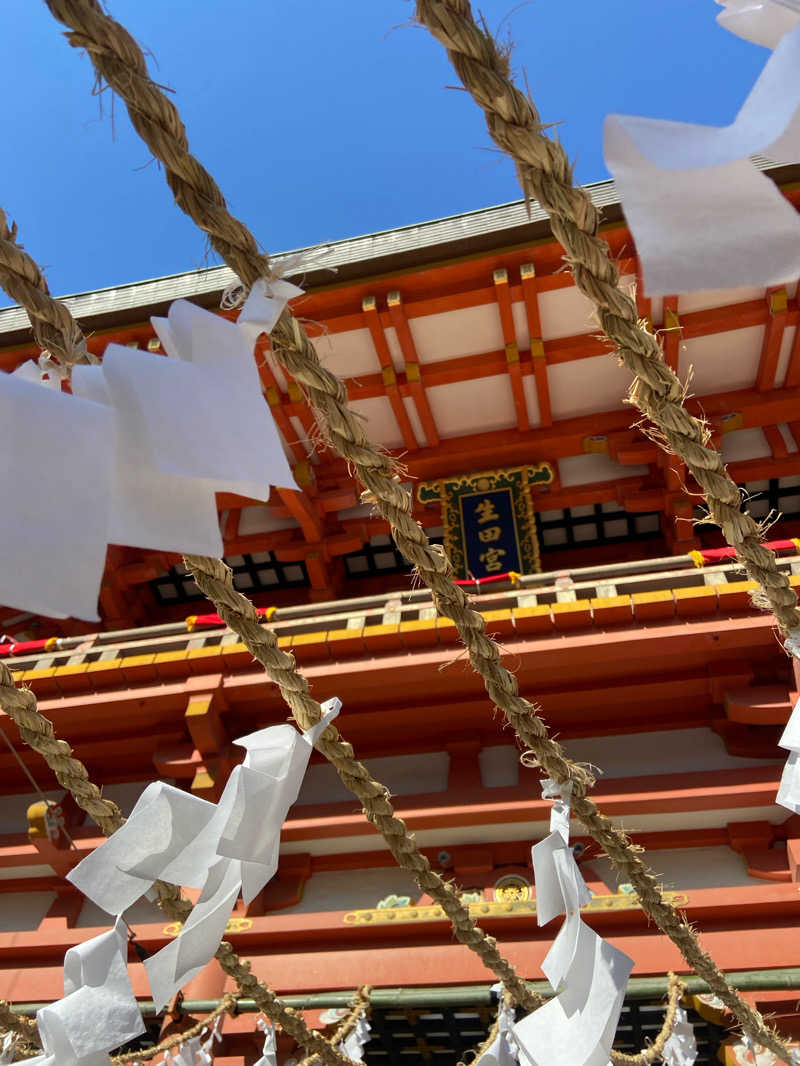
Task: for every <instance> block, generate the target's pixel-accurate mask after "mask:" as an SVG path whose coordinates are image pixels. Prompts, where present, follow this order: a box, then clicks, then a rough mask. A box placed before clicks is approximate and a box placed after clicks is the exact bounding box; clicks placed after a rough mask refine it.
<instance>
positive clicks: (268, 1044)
mask: <svg viewBox="0 0 800 1066" xmlns="http://www.w3.org/2000/svg"><path fill="white" fill-rule="evenodd" d="M256 1025H257V1026H258V1028H259V1029H261V1031H262V1032H263V1033H264V1047H263V1048H262V1049H261V1058H260V1059H259V1060H258V1061H257V1062H255V1063H254V1064H253V1066H278V1051H277V1044H276V1040H275V1027H274V1026H273V1025H271V1024H270V1023H269V1022H268V1021H266V1020H265V1019H264V1018H259V1019H258V1021H257V1022H256Z"/></svg>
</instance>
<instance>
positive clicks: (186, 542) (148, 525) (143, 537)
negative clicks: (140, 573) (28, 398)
mask: <svg viewBox="0 0 800 1066" xmlns="http://www.w3.org/2000/svg"><path fill="white" fill-rule="evenodd" d="M109 347H111V346H109ZM114 347H115V348H116V347H118V346H117V345H114ZM121 351H123V352H125V353H126V356H125V357H126V358H128V354H127V353H128V352H129V349H127V348H123V349H121ZM147 358H148V361H149V360H152V359H156V358H160V359H161V362H162V363H163V362H165V360H164V359H163V357H160V356H148V357H147ZM134 359H135V355H134ZM72 391H73V394H74V395H76V396H82V397H83V398H84V399H86V400H92V401H93V402H95V403H98V404H102V405H104V406H105V408H106V409H107V411H108V414H109V420H108V437H107V440H106V441H105V442H104V447H106V448H108V449H109V450H110V451H111V453H112V455H113V464H114V473H113V477H112V481H111V499H110V515H109V525H108V539H109V541H110V543H112V544H129V545H131V546H132V547H135V548H149V549H152V550H154V551H169V552H179V553H181V554H184V553H187V552H188V553H194V554H196V555H211V556H219V555H222V550H223V546H222V536H221V534H220V529H219V515H218V513H217V502H216V498H215V496H214V485H213V484H212V483H209V482H207V481H203V480H199V479H192V478H186V477H176V476H175V475H172V474H165V473H164V472H163V471H162V470H160V469H159V468H158V467H157V466H156V464H155V462H154V460H153V456H152V454H151V449H150V446H149V441H148V437H147V433H146V431H145V423H144V420H143V419H142V418H141V417H140V416H139V411H138V409H136V408H134V407H131V406H130V405H129V404H127V402H126V397H125V394H124V393H118V392H115V393H114V395H115V396H116V398H117V400H118V401H119V402H118V403H117V404H116V405H114V404H113V403H112V393H111V391H110V390H109V387H108V382H107V379H106V373H105V370H104V368H103V367H100V366H76V367H74V368H73V371H72ZM201 421H202V419H201Z"/></svg>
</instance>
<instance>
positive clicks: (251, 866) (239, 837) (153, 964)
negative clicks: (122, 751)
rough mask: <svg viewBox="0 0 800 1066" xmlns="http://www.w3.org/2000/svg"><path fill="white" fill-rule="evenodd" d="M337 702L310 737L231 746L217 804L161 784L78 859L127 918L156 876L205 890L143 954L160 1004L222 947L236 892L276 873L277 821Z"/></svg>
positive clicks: (274, 735)
mask: <svg viewBox="0 0 800 1066" xmlns="http://www.w3.org/2000/svg"><path fill="white" fill-rule="evenodd" d="M340 708H341V703H340V701H339V700H338V699H335V698H334V699H331V700H328V701H327V702H326V703H325V704H323V707H322V710H323V717H322V719H321V720H320V722H319V723H318V724H317V725H315V726H314V727H313V728H312V729H310V730H308V732H306V733H300V732H298V730H297V729H295V727H294V726H292V725H277V726H271V727H269V728H268V729H262V730H259V731H258V732H257V733H251V734H250V735H249V736H245V737H240V738H239V739H238V740H235V741H234V742H233V743H234V744H237V745H239V746H241V747H244V748H245V749H246V751H247V754H246V756H245V759H244V762H243V763H242V764H241V765H240V766H237V767H235V768H234V770H233V771H232V773H231V775H230V777H229V778H228V782H227V784H226V786H225V790H224V792H223V793H222V796H221V797H220V800H219V803H216V804H214V803H209V802H208V801H207V800H203V799H200V798H199V797H198V796H192V795H191V794H190V793H187V792H183V791H181V790H180V789H178V788H174V787H173V786H172V785H165V784H163V783H161V782H155V783H154V784H152V785H148V786H147V788H146V789H145V790H144V792H143V793H142V795H141V796H140V797H139V800H138V802H137V803H136V806H135V807H134V809H133V811H132V813H131V816H130V818H129V819H128V821H127V822H126V823H125V825H124V826H122V828H121V829H118V830H117V832H116V833H115V834H114V835H113V836H112V837H110V838H109V839H108V840H107V841H106V842H105V843H104V844H103V845H102V846H101V847H99V848H97V849H96V850H95V851H93V852H92V853H91V855H89V856H87V858H85V859H84V860H83V862H81V863H79V864H78V865H77V866H76V867H75V869H74V870H72V871H71V873H70V874H69V880H70V881H72V883H73V884H74V885H75V886H76V887H77V888H79V889H80V890H81V892H83V894H84V895H85V896H87V897H88V898H89V899H90V900H92V902H93V903H95V904H97V906H98V907H101V908H102V909H103V910H105V911H107V912H108V913H109V914H113V915H119V914H122V913H123V912H124V911H125V910H126V909H127V908H128V907H130V906H131V905H132V904H133V903H135V902H136V900H138V899H140V898H141V897H142V896H143V895H145V894H146V893H147V892H148V891H149V890H150V888H151V887H152V884H153V882H154V881H156V880H162V881H167V882H170V883H171V884H177V885H183V886H186V887H189V888H198V889H201V890H202V891H201V894H200V898H199V900H198V901H197V903H196V904H195V907H194V909H193V910H192V913H191V914H190V915H189V918H188V919H187V921H186V922H185V924H184V925H183V927H182V929H181V931H180V933H179V935H178V936H177V937H176V938H175V940H173V941H172V942H171V943H169V944H167V946H166V947H164V948H162V949H161V951H159V952H157V953H156V954H155V955H151V956H150V958H148V959H146V960H145V969H146V970H147V976H148V980H149V982H150V989H151V991H152V994H153V1000H154V1001H155V1003H156V1006H157V1007H158V1008H159V1009H161V1008H162V1007H164V1006H165V1005H166V1004H167V1003H168V1002H169V1000H170V999H171V997H172V996H173V995H174V994H175V993H176V992H177V991H178V989H179V988H181V987H182V986H183V985H185V984H186V983H187V981H190V980H191V979H192V977H194V976H195V975H196V974H198V973H199V972H200V970H202V969H203V967H204V966H205V965H206V963H208V962H209V961H210V960H211V958H212V957H213V955H214V953H215V952H216V950H217V948H218V947H219V944H220V941H221V940H222V936H223V934H224V932H225V927H226V925H227V923H228V919H229V918H230V915H231V911H232V910H233V907H234V904H235V903H236V899H237V897H238V895H239V892H240V891H241V893H242V898H243V900H244V902H245V903H250V902H251V901H252V900H253V899H254V898H255V896H257V895H258V893H259V892H260V891H261V889H262V888H263V887H264V886H265V885H266V884H267V882H268V881H269V880H270V879H271V878H272V877H273V876H274V874H275V872H276V870H277V869H278V849H279V846H280V834H281V827H282V826H283V823H284V821H285V819H286V815H287V813H288V811H289V808H290V807H291V805H292V804H293V803H294V801H295V800H296V799H297V796H298V793H299V791H300V786H301V784H302V782H303V776H304V774H305V772H306V767H307V766H308V760H309V758H310V756H311V750H312V748H313V746H314V744H315V743H316V741H317V739H318V738H319V736H320V735H321V733H322V732H323V731H324V729H325V728H326V727H327V726H328V725H329V724H330V722H331V721H332V720H333V719H334V718H335V717H336V715H337V714H338V713H339V710H340Z"/></svg>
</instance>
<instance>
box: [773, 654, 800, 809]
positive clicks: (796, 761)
mask: <svg viewBox="0 0 800 1066" xmlns="http://www.w3.org/2000/svg"><path fill="white" fill-rule="evenodd" d="M786 643H787V646H788V644H789V641H788V640H787V642H786ZM792 650H793V649H792ZM778 743H779V744H780V746H781V747H782V748H786V750H787V751H788V752H789V758H788V759H787V760H786V765H785V766H784V768H783V774H782V775H781V784H780V788H779V789H778V803H780V805H781V806H782V807H786V808H787V809H788V810H790V811H793V812H794V813H795V814H800V700H798V702H797V703H796V704H795V705H794V707H793V708H792V713H791V716H790V718H789V721H788V723H787V725H786V728H785V729H784V731H783V735H782V736H781V739H780V740H779V741H778Z"/></svg>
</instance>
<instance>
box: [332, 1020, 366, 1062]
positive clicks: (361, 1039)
mask: <svg viewBox="0 0 800 1066" xmlns="http://www.w3.org/2000/svg"><path fill="white" fill-rule="evenodd" d="M371 1033H372V1026H371V1025H370V1024H369V1021H368V1019H367V1018H365V1017H364V1015H363V1014H360V1015H359V1017H358V1019H357V1021H356V1024H355V1025H354V1026H353V1029H352V1032H350V1033H349V1034H348V1035H347V1036H346V1037H345V1038H344V1040H342V1041H340V1043H339V1045H338V1047H339V1051H341V1052H342V1054H343V1055H346V1056H347V1057H348V1059H352V1060H353V1061H354V1062H363V1061H364V1047H365V1045H366V1044H367V1043H369V1038H370V1035H371Z"/></svg>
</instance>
